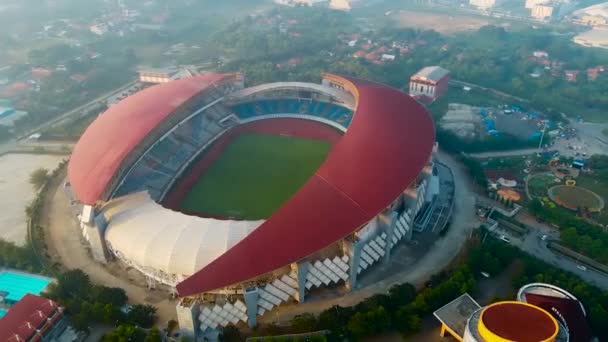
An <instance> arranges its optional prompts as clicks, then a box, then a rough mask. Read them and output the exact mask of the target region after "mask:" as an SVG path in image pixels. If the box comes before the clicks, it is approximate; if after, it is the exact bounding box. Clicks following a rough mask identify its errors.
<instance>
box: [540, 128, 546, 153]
mask: <svg viewBox="0 0 608 342" xmlns="http://www.w3.org/2000/svg"><path fill="white" fill-rule="evenodd" d="M546 130H547V120H543V132H542V133H541V135H540V141H539V142H538V153H540V152H541V148H542V147H543V138H544V137H545V131H546Z"/></svg>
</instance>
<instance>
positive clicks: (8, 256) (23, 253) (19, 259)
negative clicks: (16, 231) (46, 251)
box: [0, 239, 42, 273]
mask: <svg viewBox="0 0 608 342" xmlns="http://www.w3.org/2000/svg"><path fill="white" fill-rule="evenodd" d="M0 268H14V269H18V270H24V271H27V272H33V273H40V272H42V267H41V265H40V263H39V262H38V257H37V256H36V254H35V253H34V249H33V248H32V247H31V246H30V245H29V244H27V245H26V246H23V247H21V246H17V245H15V244H14V243H12V242H8V241H5V240H2V239H0Z"/></svg>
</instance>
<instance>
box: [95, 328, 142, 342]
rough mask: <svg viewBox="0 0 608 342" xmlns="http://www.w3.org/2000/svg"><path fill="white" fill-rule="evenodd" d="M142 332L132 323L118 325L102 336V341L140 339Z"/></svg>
mask: <svg viewBox="0 0 608 342" xmlns="http://www.w3.org/2000/svg"><path fill="white" fill-rule="evenodd" d="M142 336H143V333H142V332H141V331H140V330H139V329H138V328H136V327H135V326H133V325H129V324H123V325H119V326H118V328H116V329H115V330H114V331H112V332H111V333H109V334H108V335H106V336H104V338H103V341H104V342H126V341H141V340H142V338H143V337H142Z"/></svg>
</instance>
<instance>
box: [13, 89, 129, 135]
mask: <svg viewBox="0 0 608 342" xmlns="http://www.w3.org/2000/svg"><path fill="white" fill-rule="evenodd" d="M135 83H137V80H134V81H131V82H129V83H127V84H125V85H123V86H121V87H119V88H117V89H114V90H112V91H110V92H107V93H105V94H103V95H100V96H98V97H96V98H95V99H93V100H91V101H89V102H87V103H85V104H83V105H81V106H78V107H76V108H74V109H72V110H70V111H69V112H65V113H63V114H61V115H59V116H57V117H55V118H53V119H52V120H49V121H47V122H45V123H43V124H41V125H39V126H37V127H35V128H32V129H30V130H29V131H28V132H27V133H23V134H22V135H21V136H20V137H19V138H18V139H17V140H22V139H24V138H27V137H29V136H30V135H32V134H34V133H39V132H41V131H43V130H44V129H46V128H48V127H52V126H54V125H56V124H58V123H61V122H62V121H64V120H67V119H69V118H71V117H72V116H76V115H79V114H81V113H82V112H83V111H86V110H87V109H88V108H89V107H93V106H95V105H97V104H98V103H99V102H103V101H105V100H106V99H107V98H109V97H111V96H113V95H115V94H118V93H120V92H122V91H124V90H125V89H127V88H129V87H131V86H132V85H134V84H135Z"/></svg>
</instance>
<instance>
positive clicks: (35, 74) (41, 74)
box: [32, 68, 53, 78]
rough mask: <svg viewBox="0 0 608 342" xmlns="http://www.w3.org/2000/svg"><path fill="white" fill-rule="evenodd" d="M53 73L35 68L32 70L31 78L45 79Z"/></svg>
mask: <svg viewBox="0 0 608 342" xmlns="http://www.w3.org/2000/svg"><path fill="white" fill-rule="evenodd" d="M52 74H53V72H52V71H51V70H48V69H44V68H36V69H32V77H34V78H47V77H49V76H51V75H52Z"/></svg>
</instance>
